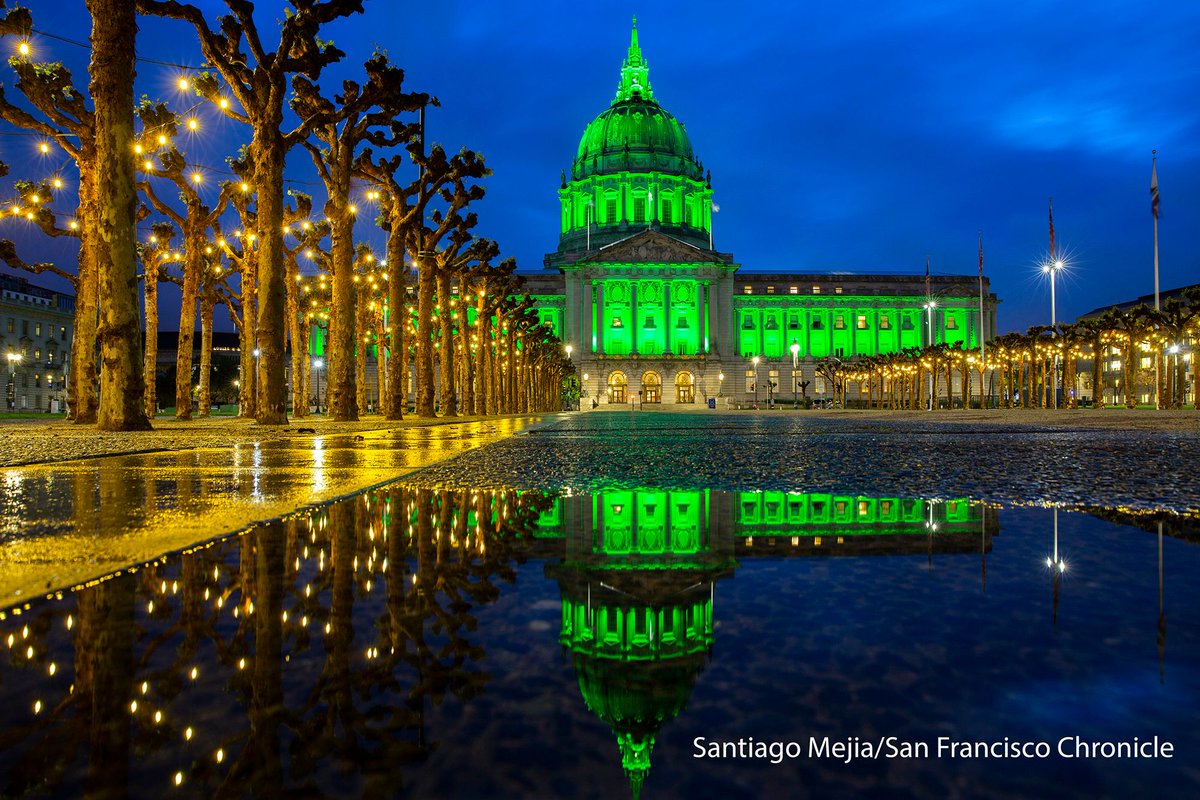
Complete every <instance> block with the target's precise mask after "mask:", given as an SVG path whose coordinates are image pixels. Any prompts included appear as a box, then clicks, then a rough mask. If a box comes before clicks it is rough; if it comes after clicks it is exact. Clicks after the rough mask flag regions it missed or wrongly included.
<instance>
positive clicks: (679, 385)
mask: <svg viewBox="0 0 1200 800" xmlns="http://www.w3.org/2000/svg"><path fill="white" fill-rule="evenodd" d="M675 402H676V403H695V402H696V383H695V379H694V378H693V377H692V373H690V372H680V373H679V374H678V375H676V376H675Z"/></svg>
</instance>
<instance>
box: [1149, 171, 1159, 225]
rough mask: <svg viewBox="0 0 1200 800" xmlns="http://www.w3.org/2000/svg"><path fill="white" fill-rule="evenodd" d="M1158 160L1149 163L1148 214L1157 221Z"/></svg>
mask: <svg viewBox="0 0 1200 800" xmlns="http://www.w3.org/2000/svg"><path fill="white" fill-rule="evenodd" d="M1157 162H1158V159H1157V158H1155V159H1152V160H1151V162H1150V213H1151V214H1153V215H1154V218H1155V219H1158V163H1157Z"/></svg>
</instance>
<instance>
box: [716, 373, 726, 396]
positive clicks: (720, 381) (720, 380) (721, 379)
mask: <svg viewBox="0 0 1200 800" xmlns="http://www.w3.org/2000/svg"><path fill="white" fill-rule="evenodd" d="M724 394H725V373H724V372H718V373H717V397H721V396H722V395H724Z"/></svg>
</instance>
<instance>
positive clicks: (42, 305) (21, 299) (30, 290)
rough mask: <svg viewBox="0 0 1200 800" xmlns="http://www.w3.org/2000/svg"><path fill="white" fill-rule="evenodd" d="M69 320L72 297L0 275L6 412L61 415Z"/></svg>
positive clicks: (71, 318) (70, 329)
mask: <svg viewBox="0 0 1200 800" xmlns="http://www.w3.org/2000/svg"><path fill="white" fill-rule="evenodd" d="M74 320H75V297H74V295H70V294H66V293H63V292H56V291H53V290H52V289H45V288H43V287H41V286H36V285H34V284H32V283H30V282H29V281H28V280H26V279H25V278H22V277H18V276H15V275H0V369H3V370H4V371H5V372H4V392H5V393H4V398H5V405H4V407H5V408H6V409H7V410H9V411H47V412H58V411H64V410H65V401H66V396H67V391H66V389H67V374H68V370H69V368H70V364H71V341H72V336H73V335H74Z"/></svg>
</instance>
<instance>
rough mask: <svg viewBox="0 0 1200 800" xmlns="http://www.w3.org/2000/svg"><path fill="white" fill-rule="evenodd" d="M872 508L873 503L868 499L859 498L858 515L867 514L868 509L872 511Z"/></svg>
mask: <svg viewBox="0 0 1200 800" xmlns="http://www.w3.org/2000/svg"><path fill="white" fill-rule="evenodd" d="M870 510H871V504H870V503H868V502H867V501H866V500H859V501H858V515H859V516H860V517H863V516H866V514H867V512H868V511H870Z"/></svg>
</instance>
